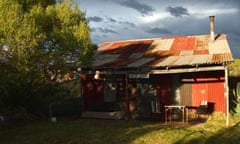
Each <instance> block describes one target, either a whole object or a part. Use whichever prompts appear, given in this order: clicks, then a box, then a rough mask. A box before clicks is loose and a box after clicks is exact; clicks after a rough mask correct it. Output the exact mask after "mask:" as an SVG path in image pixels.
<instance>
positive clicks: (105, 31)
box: [98, 28, 118, 34]
mask: <svg viewBox="0 0 240 144" xmlns="http://www.w3.org/2000/svg"><path fill="white" fill-rule="evenodd" d="M98 30H99V31H100V32H102V33H113V34H118V32H116V31H114V30H112V29H109V28H98Z"/></svg>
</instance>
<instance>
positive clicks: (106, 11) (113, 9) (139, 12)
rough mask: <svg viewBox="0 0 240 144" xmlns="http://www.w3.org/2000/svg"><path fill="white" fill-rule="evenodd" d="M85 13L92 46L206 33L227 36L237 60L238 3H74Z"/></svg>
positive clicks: (239, 48) (179, 0)
mask: <svg viewBox="0 0 240 144" xmlns="http://www.w3.org/2000/svg"><path fill="white" fill-rule="evenodd" d="M76 1H77V2H78V3H79V6H80V9H81V10H82V11H84V12H85V13H86V17H87V19H88V20H89V24H90V27H91V30H92V32H91V38H92V40H93V42H94V43H96V44H101V43H102V42H104V41H114V40H126V39H142V38H156V37H164V36H181V35H201V34H209V33H210V32H209V16H210V15H214V16H215V32H216V33H217V34H220V33H225V34H227V35H228V40H229V45H230V47H231V50H232V53H233V56H234V58H240V0H200V1H198V0H76Z"/></svg>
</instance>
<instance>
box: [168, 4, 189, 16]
mask: <svg viewBox="0 0 240 144" xmlns="http://www.w3.org/2000/svg"><path fill="white" fill-rule="evenodd" d="M166 11H168V12H169V13H170V14H171V15H173V16H175V17H182V16H183V15H189V13H188V10H187V9H186V8H184V7H182V6H178V7H171V6H169V7H167V8H166Z"/></svg>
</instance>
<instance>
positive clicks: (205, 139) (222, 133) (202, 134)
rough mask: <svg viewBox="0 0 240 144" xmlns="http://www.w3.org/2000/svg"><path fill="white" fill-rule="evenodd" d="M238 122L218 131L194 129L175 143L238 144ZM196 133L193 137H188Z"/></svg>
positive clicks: (239, 129) (239, 125)
mask: <svg viewBox="0 0 240 144" xmlns="http://www.w3.org/2000/svg"><path fill="white" fill-rule="evenodd" d="M239 133H240V122H239V123H237V124H235V125H234V126H232V127H230V128H222V129H220V130H219V131H218V132H214V133H212V132H207V131H205V130H201V129H199V130H196V131H193V132H192V133H190V134H189V135H186V136H184V137H183V138H182V139H180V140H179V141H177V142H176V143H175V144H183V143H184V144H193V143H194V144H202V143H204V144H240V135H239ZM193 135H197V136H196V137H195V138H192V139H191V138H190V137H192V136H193Z"/></svg>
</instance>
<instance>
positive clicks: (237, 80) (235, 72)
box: [228, 59, 240, 114]
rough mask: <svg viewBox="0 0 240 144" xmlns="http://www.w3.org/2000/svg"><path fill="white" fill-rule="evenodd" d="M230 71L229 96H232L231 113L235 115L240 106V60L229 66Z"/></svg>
mask: <svg viewBox="0 0 240 144" xmlns="http://www.w3.org/2000/svg"><path fill="white" fill-rule="evenodd" d="M228 70H229V88H230V90H229V96H230V112H231V113H232V114H235V113H236V112H237V109H236V108H237V105H238V104H239V98H240V95H239V84H240V59H236V60H234V62H232V63H231V64H229V65H228Z"/></svg>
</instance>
